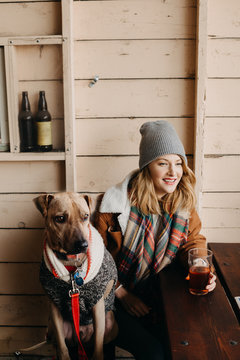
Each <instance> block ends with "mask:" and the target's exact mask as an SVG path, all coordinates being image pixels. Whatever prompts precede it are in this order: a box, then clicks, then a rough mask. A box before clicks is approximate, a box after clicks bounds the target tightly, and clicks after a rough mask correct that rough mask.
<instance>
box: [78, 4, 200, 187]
mask: <svg viewBox="0 0 240 360" xmlns="http://www.w3.org/2000/svg"><path fill="white" fill-rule="evenodd" d="M73 13H74V25H73V26H74V28H73V36H74V73H75V104H76V133H77V135H76V143H77V145H76V153H77V161H76V166H77V190H78V191H80V192H89V193H94V194H95V193H98V192H102V191H105V190H106V189H107V188H108V187H109V186H111V185H113V184H115V183H117V182H119V181H120V180H122V179H123V178H124V177H125V175H127V174H128V172H129V171H130V170H132V169H134V168H137V166H138V156H137V155H138V144H139V140H140V135H139V128H140V125H141V124H142V123H144V122H145V121H151V120H156V119H167V120H169V121H170V122H171V123H173V124H174V126H175V127H176V129H177V131H178V132H179V134H180V137H181V139H182V141H183V143H184V145H185V147H186V152H187V154H188V156H189V160H190V163H191V160H192V155H193V128H194V126H193V122H194V119H193V116H194V72H195V26H196V23H195V17H196V5H195V1H191V0H180V1H175V0H168V1H131V0H127V1H125V0H124V1H123V0H122V1H88V2H86V1H84V2H83V1H82V2H81V1H80V2H79V1H75V2H74V12H73ZM95 76H99V81H98V82H97V83H96V84H95V85H94V86H93V87H89V83H90V82H91V80H92V79H93V78H94V77H95Z"/></svg>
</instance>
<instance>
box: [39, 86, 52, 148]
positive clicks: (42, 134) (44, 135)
mask: <svg viewBox="0 0 240 360" xmlns="http://www.w3.org/2000/svg"><path fill="white" fill-rule="evenodd" d="M35 123H36V139H37V150H38V151H51V150H52V121H51V115H50V113H49V112H48V109H47V101H46V97H45V91H39V101H38V112H37V114H36V122H35Z"/></svg>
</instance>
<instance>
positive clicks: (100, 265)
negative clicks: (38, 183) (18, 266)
mask: <svg viewBox="0 0 240 360" xmlns="http://www.w3.org/2000/svg"><path fill="white" fill-rule="evenodd" d="M33 201H34V203H35V205H36V207H37V209H38V210H39V211H40V212H41V214H42V216H43V218H44V220H45V233H44V250H43V259H42V263H41V266H40V276H39V277H40V282H41V284H42V286H43V288H44V290H45V292H46V293H47V295H48V297H49V299H50V317H49V325H48V335H47V336H48V338H49V339H50V340H51V341H52V342H53V343H55V344H56V353H57V357H58V359H59V360H70V359H71V360H72V359H74V360H75V359H79V358H80V357H79V355H78V354H76V350H75V353H74V351H72V349H76V344H77V343H78V342H79V339H78V334H76V331H77V328H76V327H74V323H73V312H72V306H71V298H70V295H69V294H71V292H72V291H76V292H78V293H79V304H80V343H81V341H82V342H83V343H84V347H85V346H86V345H88V344H91V343H92V345H93V356H92V359H94V360H103V344H106V343H109V342H111V341H112V340H114V339H115V338H116V336H117V333H118V327H117V323H116V321H115V318H114V313H113V310H114V291H115V285H116V281H117V270H116V266H115V263H114V260H113V258H112V257H111V255H110V254H109V252H108V251H107V249H106V248H105V246H104V243H103V239H102V237H101V236H100V234H99V233H98V232H97V230H96V229H95V228H94V227H93V226H92V225H91V223H90V198H89V197H88V196H82V195H80V194H77V193H67V192H64V193H58V194H54V195H52V194H47V195H41V196H38V197H37V198H35V199H33ZM82 283H83V284H82ZM76 335H77V336H76Z"/></svg>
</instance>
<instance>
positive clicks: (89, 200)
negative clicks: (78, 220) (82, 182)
mask: <svg viewBox="0 0 240 360" xmlns="http://www.w3.org/2000/svg"><path fill="white" fill-rule="evenodd" d="M83 197H84V199H85V200H86V202H87V204H88V207H89V209H90V212H92V205H93V204H92V198H91V197H90V196H89V195H84V196H83Z"/></svg>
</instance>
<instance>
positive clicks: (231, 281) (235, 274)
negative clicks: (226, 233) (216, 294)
mask: <svg viewBox="0 0 240 360" xmlns="http://www.w3.org/2000/svg"><path fill="white" fill-rule="evenodd" d="M209 249H211V250H212V251H213V253H214V265H215V268H216V271H217V274H218V277H219V279H220V281H221V284H222V285H223V287H224V289H225V291H226V293H227V296H228V299H229V301H230V302H231V305H232V308H233V310H234V312H235V314H236V317H237V318H238V321H239V323H240V243H238V244H225V243H224V244H223V243H210V244H209ZM238 304H239V305H238ZM239 359H240V358H239Z"/></svg>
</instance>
